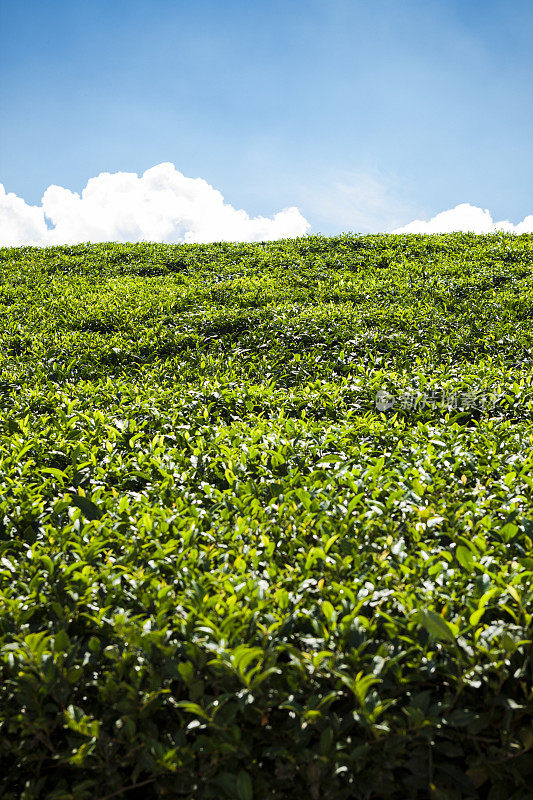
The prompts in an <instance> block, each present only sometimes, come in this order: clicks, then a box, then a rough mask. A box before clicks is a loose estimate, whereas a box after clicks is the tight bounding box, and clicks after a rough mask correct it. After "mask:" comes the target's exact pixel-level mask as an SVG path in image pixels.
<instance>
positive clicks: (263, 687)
mask: <svg viewBox="0 0 533 800" xmlns="http://www.w3.org/2000/svg"><path fill="white" fill-rule="evenodd" d="M0 270H1V283H0V316H1V324H0V336H1V344H2V346H1V351H0V358H1V372H0V396H1V401H2V402H1V410H0V797H1V798H2V800H33V799H34V798H46V800H111V798H124V800H145V799H146V800H159V798H187V799H190V800H215V799H218V798H221V800H223V799H224V798H227V799H228V800H267V799H268V800H292V799H294V800H299V799H300V798H310V800H351V799H352V798H355V800H408V799H409V798H414V799H415V800H428V798H432V799H433V800H473V799H474V798H483V799H484V800H527V798H530V799H531V797H532V796H533V646H532V640H533V623H532V612H533V602H532V601H533V544H532V539H533V423H532V412H533V235H522V236H516V235H511V234H493V235H490V236H476V235H473V234H453V235H442V236H441V235H432V236H421V235H420V236H419V235H403V236H400V235H387V236H385V235H383V236H381V235H372V236H357V235H344V236H340V237H335V238H323V237H319V236H314V237H304V238H301V239H296V240H284V241H279V242H272V243H263V244H216V245H179V246H178V245H176V246H171V245H154V244H139V245H117V244H105V245H89V244H88V245H79V246H73V247H53V248H48V249H38V248H31V247H27V248H16V249H7V248H4V249H1V250H0ZM378 393H380V394H378ZM376 397H377V402H376Z"/></svg>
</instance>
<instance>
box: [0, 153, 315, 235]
mask: <svg viewBox="0 0 533 800" xmlns="http://www.w3.org/2000/svg"><path fill="white" fill-rule="evenodd" d="M310 227H311V226H310V224H309V223H308V222H307V220H306V219H305V218H304V217H303V216H302V214H301V213H300V211H299V210H298V209H297V208H296V207H294V206H292V207H290V208H285V209H283V210H282V211H279V212H278V213H276V214H274V215H273V216H272V217H271V218H269V217H250V216H249V215H248V214H247V213H246V211H242V210H238V209H235V208H233V206H231V205H229V204H228V203H225V202H224V197H223V196H222V194H221V193H220V192H219V191H217V190H216V189H214V188H213V187H212V186H210V185H209V184H208V183H207V181H205V180H203V179H202V178H187V177H185V175H182V173H181V172H179V171H178V170H177V169H176V168H175V167H174V164H171V163H164V164H159V165H158V166H155V167H152V168H151V169H148V170H146V172H144V173H143V175H142V176H141V177H139V176H138V175H137V174H136V173H134V172H116V173H113V174H111V173H109V172H102V173H101V174H100V175H98V177H96V178H91V179H90V180H89V181H88V183H87V186H86V187H85V189H84V190H83V191H82V193H81V195H79V194H77V193H76V192H72V191H70V190H69V189H64V188H63V187H62V186H49V187H48V189H47V190H46V192H45V193H44V195H43V198H42V200H41V205H40V206H31V205H28V204H27V203H25V202H24V200H23V199H22V198H20V197H17V195H15V194H13V193H6V191H5V188H4V186H3V185H2V184H1V183H0V246H3V247H10V246H11V247H13V246H17V245H40V246H48V245H53V244H76V243H79V242H109V241H115V242H117V241H118V242H139V241H152V242H166V243H180V242H215V241H244V242H252V241H262V240H264V241H266V240H272V239H283V238H288V237H293V236H303V235H304V234H305V233H307V232H308V231H309V229H310Z"/></svg>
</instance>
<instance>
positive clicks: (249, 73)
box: [0, 0, 533, 234]
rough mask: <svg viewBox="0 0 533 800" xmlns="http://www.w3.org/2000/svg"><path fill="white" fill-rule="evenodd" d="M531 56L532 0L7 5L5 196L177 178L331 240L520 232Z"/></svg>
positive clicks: (527, 201)
mask: <svg viewBox="0 0 533 800" xmlns="http://www.w3.org/2000/svg"><path fill="white" fill-rule="evenodd" d="M532 43H533V3H531V1H530V0H507V1H506V2H503V1H502V0H498V1H497V2H495V1H492V2H491V0H486V1H485V2H483V3H481V2H477V0H440V1H439V2H437V1H436V0H399V1H398V2H393V1H392V0H373V2H368V0H365V1H364V2H360V1H359V0H351V2H350V1H349V0H320V1H319V0H305V2H304V1H303V0H302V1H300V0H295V1H293V2H291V0H283V1H282V0H268V2H263V1H262V0H258V1H257V2H255V3H251V2H249V1H248V2H244V1H242V2H241V1H240V0H225V1H224V2H214V0H195V1H194V2H192V1H191V2H180V1H179V0H178V1H177V2H166V1H165V0H150V2H148V1H147V0H126V1H124V0H105V2H104V1H103V0H91V2H85V1H84V2H81V1H80V0H49V1H48V2H46V3H43V2H37V0H34V1H33V2H28V0H0V107H1V109H2V124H1V126H0V182H1V183H3V184H4V187H5V190H6V191H7V192H12V193H15V194H16V195H18V196H19V197H21V198H23V199H24V200H25V201H26V203H29V204H34V205H38V204H39V203H40V201H41V197H42V195H43V192H44V191H45V189H46V188H47V187H48V186H49V185H50V184H57V185H59V186H62V187H66V188H67V189H70V190H73V191H76V192H80V191H81V190H82V189H83V187H84V186H85V184H86V183H87V181H88V179H89V178H91V177H94V176H97V175H99V174H100V173H102V172H111V173H114V172H117V171H125V172H136V173H138V174H141V173H143V172H144V171H145V170H147V169H149V168H151V167H153V166H155V165H157V164H160V163H162V162H173V163H174V164H175V166H176V169H177V170H179V171H180V172H182V173H183V174H184V175H185V176H188V177H192V178H197V177H201V178H203V179H205V180H206V181H207V182H208V183H209V184H211V185H212V186H213V187H215V188H216V189H218V190H219V191H220V192H222V194H223V195H224V199H225V201H226V202H227V203H231V204H232V205H233V206H234V207H235V208H238V209H241V208H242V209H245V210H246V211H247V212H248V214H250V215H264V216H271V215H272V214H274V213H276V212H277V211H279V210H280V209H282V208H284V207H286V206H293V205H294V206H297V207H298V209H299V210H300V212H301V213H302V214H303V216H304V217H305V218H306V220H308V222H309V223H310V224H311V229H312V231H313V232H323V233H326V234H334V233H338V232H340V231H345V230H357V231H363V232H365V231H378V230H388V229H392V228H394V227H398V226H400V225H405V224H406V223H408V222H409V221H410V220H412V219H414V218H415V217H419V218H428V217H431V216H433V215H434V214H437V213H438V212H441V211H443V210H445V209H449V208H452V207H454V206H456V205H457V204H460V203H470V204H472V205H474V206H479V207H481V208H487V209H489V210H490V212H491V214H492V216H493V217H494V219H508V220H511V221H512V222H518V221H519V220H522V219H523V218H524V217H525V216H526V215H529V214H532V213H533V202H532V191H531V189H532V187H533V156H532V142H533V47H532Z"/></svg>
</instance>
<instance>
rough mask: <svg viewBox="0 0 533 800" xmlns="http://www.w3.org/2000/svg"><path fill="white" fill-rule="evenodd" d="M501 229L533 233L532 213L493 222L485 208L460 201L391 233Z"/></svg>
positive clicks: (475, 231)
mask: <svg viewBox="0 0 533 800" xmlns="http://www.w3.org/2000/svg"><path fill="white" fill-rule="evenodd" d="M498 230H500V231H501V230H503V231H506V232H508V233H533V214H529V215H528V216H527V217H525V218H524V219H523V220H522V222H519V223H518V224H517V225H513V223H512V222H509V221H508V220H502V221H501V222H493V219H492V217H491V215H490V213H489V211H488V210H487V209H485V210H484V211H483V209H481V208H478V207H477V206H471V205H470V203H461V204H460V205H458V206H455V208H450V209H448V211H441V212H440V214H436V216H434V217H432V218H431V219H430V220H428V221H427V222H425V221H424V220H421V219H415V220H414V221H413V222H410V223H409V224H408V225H404V226H403V227H402V228H396V229H395V230H393V231H392V233H453V232H455V231H471V232H472V233H494V232H495V231H498Z"/></svg>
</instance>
